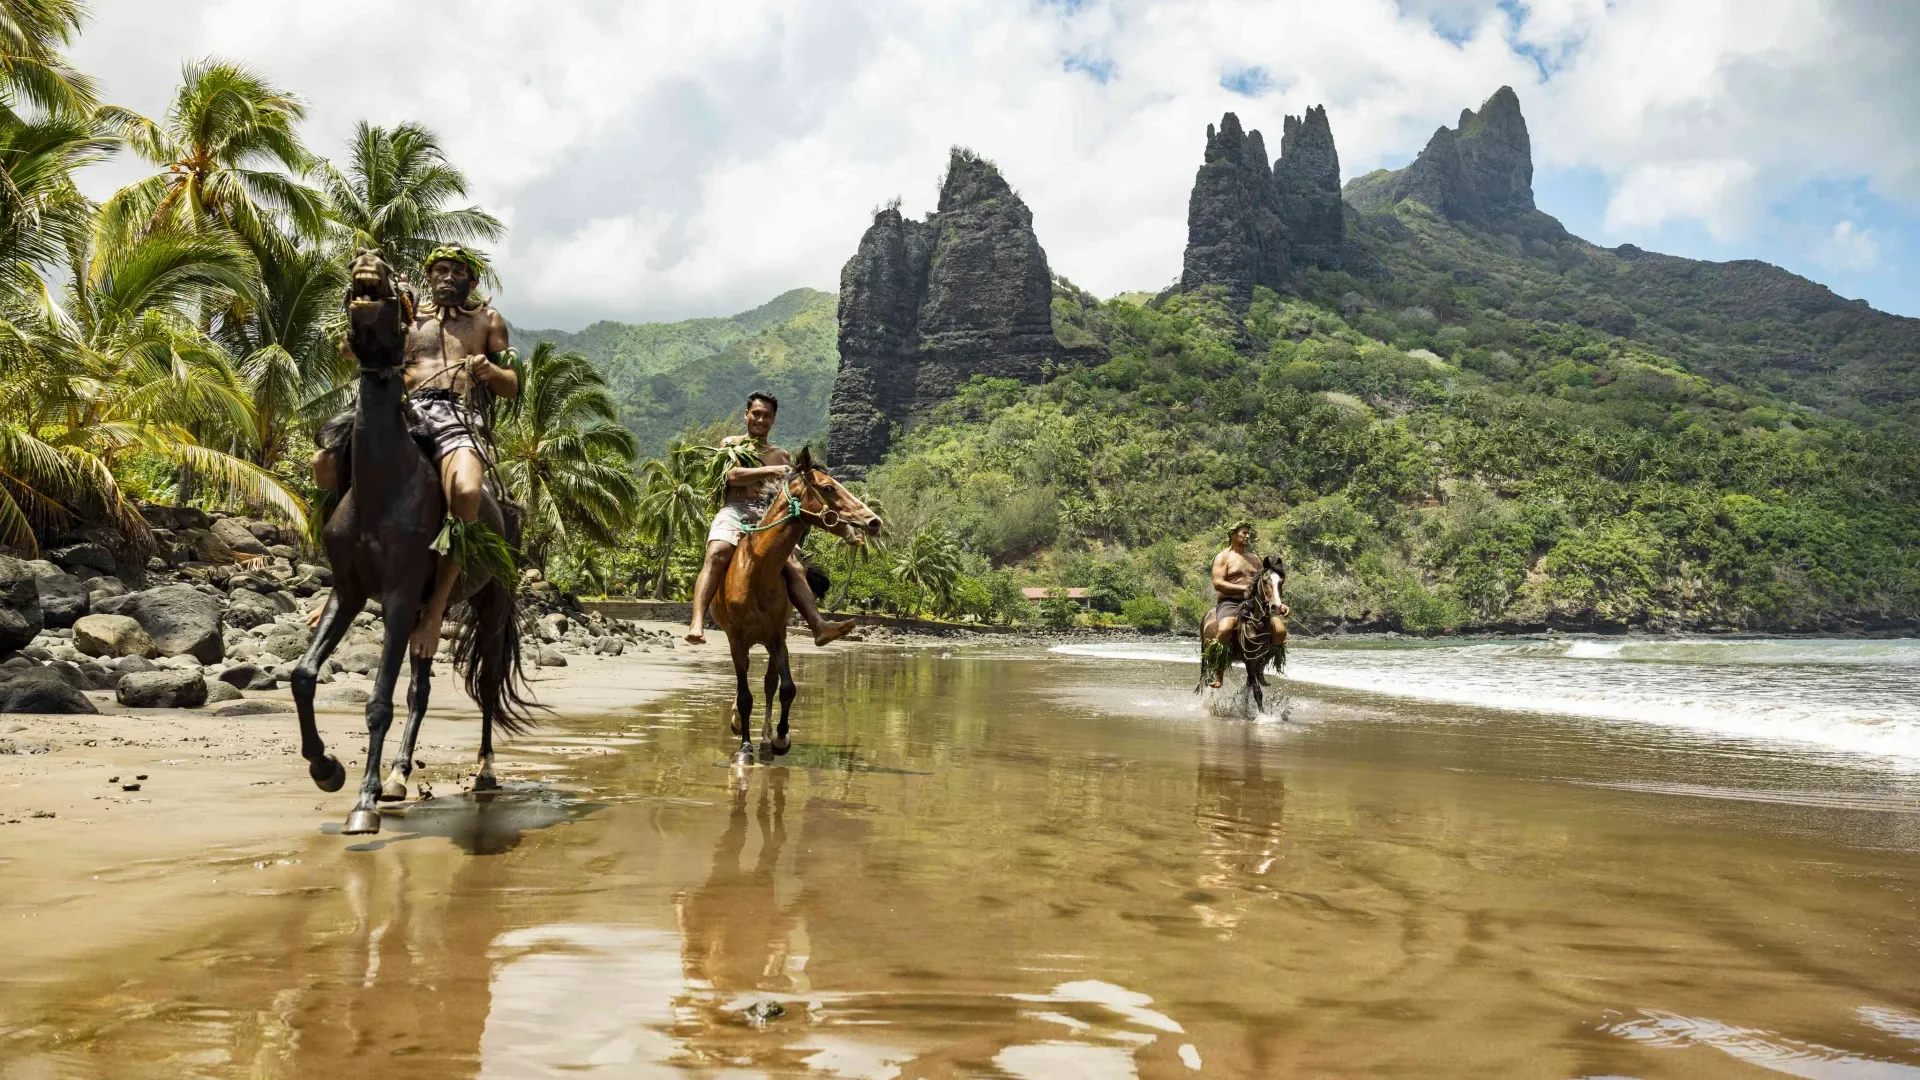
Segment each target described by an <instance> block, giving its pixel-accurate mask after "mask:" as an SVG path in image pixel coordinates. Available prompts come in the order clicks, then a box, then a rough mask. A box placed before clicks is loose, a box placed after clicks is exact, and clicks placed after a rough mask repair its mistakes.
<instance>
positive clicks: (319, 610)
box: [307, 604, 327, 630]
mask: <svg viewBox="0 0 1920 1080" xmlns="http://www.w3.org/2000/svg"><path fill="white" fill-rule="evenodd" d="M326 613H327V605H325V604H321V605H320V606H319V607H316V608H314V609H313V610H312V611H309V612H307V629H309V630H318V629H320V616H322V615H325V614H326Z"/></svg>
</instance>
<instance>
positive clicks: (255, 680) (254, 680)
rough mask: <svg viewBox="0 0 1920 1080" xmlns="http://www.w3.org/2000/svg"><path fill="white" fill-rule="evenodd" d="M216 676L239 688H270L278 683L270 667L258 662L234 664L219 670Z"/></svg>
mask: <svg viewBox="0 0 1920 1080" xmlns="http://www.w3.org/2000/svg"><path fill="white" fill-rule="evenodd" d="M218 678H219V680H220V681H221V682H223V683H226V684H228V685H229V686H234V687H237V688H239V689H241V690H272V689H274V688H275V687H277V686H279V685H280V683H279V680H278V679H276V678H275V677H274V673H273V672H272V671H271V670H270V669H268V668H263V667H261V666H260V665H258V664H235V665H233V666H232V667H230V668H228V669H227V670H225V671H223V672H221V673H220V675H219V676H218Z"/></svg>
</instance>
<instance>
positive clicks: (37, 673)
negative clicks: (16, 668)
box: [0, 669, 100, 715]
mask: <svg viewBox="0 0 1920 1080" xmlns="http://www.w3.org/2000/svg"><path fill="white" fill-rule="evenodd" d="M99 711H100V710H99V709H97V708H95V707H94V704H93V702H91V701H89V700H87V695H86V694H83V693H81V692H80V690H79V689H77V688H76V687H74V686H72V685H69V684H68V683H67V681H66V680H65V679H63V678H61V677H60V675H59V674H58V673H56V672H52V671H47V670H45V669H36V670H34V671H29V672H23V673H22V674H19V675H16V676H14V677H13V678H11V679H8V680H7V681H6V682H4V683H0V713H47V714H60V715H72V714H83V713H97V712H99Z"/></svg>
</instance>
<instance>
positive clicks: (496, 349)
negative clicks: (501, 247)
mask: <svg viewBox="0 0 1920 1080" xmlns="http://www.w3.org/2000/svg"><path fill="white" fill-rule="evenodd" d="M482 269H483V267H482V264H481V262H480V259H479V257H478V256H476V255H474V254H473V253H472V252H470V251H467V250H466V249H465V248H462V247H458V246H452V245H450V246H447V247H441V248H435V249H434V251H433V253H432V254H431V255H429V256H428V257H427V279H426V285H427V293H428V297H429V298H428V299H423V300H421V301H420V304H419V307H418V309H417V310H416V311H415V312H414V314H413V322H412V324H411V325H410V326H408V327H407V346H406V356H405V361H404V362H405V365H406V366H405V368H404V369H403V371H402V377H403V378H404V379H405V380H406V385H407V401H408V404H409V405H410V406H411V407H412V408H413V410H414V412H415V413H416V416H417V422H418V423H419V425H420V427H421V428H422V429H424V430H425V431H426V432H427V433H428V434H429V435H430V436H431V437H432V439H433V444H434V453H435V454H436V455H438V457H439V464H440V484H441V486H442V488H443V489H444V491H445V493H446V497H447V512H448V513H449V514H450V515H452V516H454V517H457V518H459V519H460V520H461V521H465V522H468V523H471V522H472V521H473V520H474V519H475V518H476V517H478V516H479V514H480V494H481V491H480V485H481V481H482V480H483V479H485V476H486V453H487V443H488V442H489V441H490V438H491V436H490V435H489V434H488V432H487V429H486V419H485V415H484V413H483V411H482V410H481V409H480V408H479V407H478V406H479V403H478V402H477V401H476V400H475V395H476V393H477V392H478V390H479V388H481V387H485V388H486V389H488V390H490V391H492V392H493V393H495V394H497V395H499V396H501V397H513V396H515V395H517V394H519V393H520V377H519V376H518V375H516V374H515V373H514V371H513V370H512V369H511V368H509V367H501V366H499V365H497V364H495V363H494V362H493V361H494V359H502V360H504V359H505V358H506V353H507V348H508V343H507V322H506V320H505V319H502V318H501V317H500V313H499V312H497V311H495V310H493V308H492V307H490V306H488V304H487V302H486V301H485V300H484V299H481V298H478V297H476V296H474V295H473V290H474V287H475V286H476V285H478V284H479V281H480V273H481V270H482ZM313 464H314V478H315V480H316V481H317V482H319V484H320V485H321V486H322V487H333V486H334V485H335V483H337V482H338V481H339V480H340V479H342V478H340V477H338V475H337V474H338V471H339V470H338V468H337V465H336V462H335V460H334V457H333V455H332V453H330V452H329V451H327V450H324V449H323V450H321V451H320V452H319V453H317V454H315V455H314V462H313ZM459 578H460V564H459V563H457V562H454V561H453V559H452V558H451V557H450V556H448V555H442V556H440V571H439V575H438V577H437V578H435V580H434V588H433V596H432V597H431V598H430V599H429V600H428V602H427V606H426V609H425V610H423V611H422V612H421V614H420V625H419V627H418V628H417V629H415V631H414V634H413V640H412V652H413V655H414V656H417V657H423V658H429V659H430V658H432V656H433V654H434V653H435V652H436V651H438V650H439V648H440V622H441V620H442V619H444V618H445V617H446V614H447V601H448V599H449V598H450V597H451V596H452V594H453V586H454V583H455V582H457V581H458V580H459Z"/></svg>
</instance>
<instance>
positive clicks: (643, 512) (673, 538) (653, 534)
mask: <svg viewBox="0 0 1920 1080" xmlns="http://www.w3.org/2000/svg"><path fill="white" fill-rule="evenodd" d="M713 460H714V454H713V452H712V451H711V450H710V449H708V448H706V447H701V446H689V445H687V444H686V443H684V442H682V441H680V440H678V439H675V440H674V441H673V442H672V443H670V444H669V445H668V446H667V454H666V456H665V457H663V458H655V459H653V460H651V461H648V462H647V463H646V465H644V466H643V467H642V468H641V477H642V480H643V482H644V483H645V485H646V486H645V494H644V495H642V496H641V499H640V521H641V525H642V528H643V529H644V530H645V533H646V535H647V537H648V539H649V540H651V541H652V542H653V543H654V544H655V545H656V547H657V550H658V551H659V559H660V567H659V570H658V571H657V572H656V573H655V574H654V575H653V598H654V599H655V600H664V599H666V595H667V572H668V570H669V568H670V567H671V565H672V562H673V554H674V552H675V550H677V549H678V548H679V547H680V545H681V544H683V543H684V542H685V541H686V540H687V539H689V538H690V537H694V536H697V535H699V530H700V527H701V525H702V524H704V523H705V522H706V519H707V513H708V511H709V509H710V507H711V503H712V499H713V474H714V469H713V464H712V463H713ZM723 475H724V474H723Z"/></svg>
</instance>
